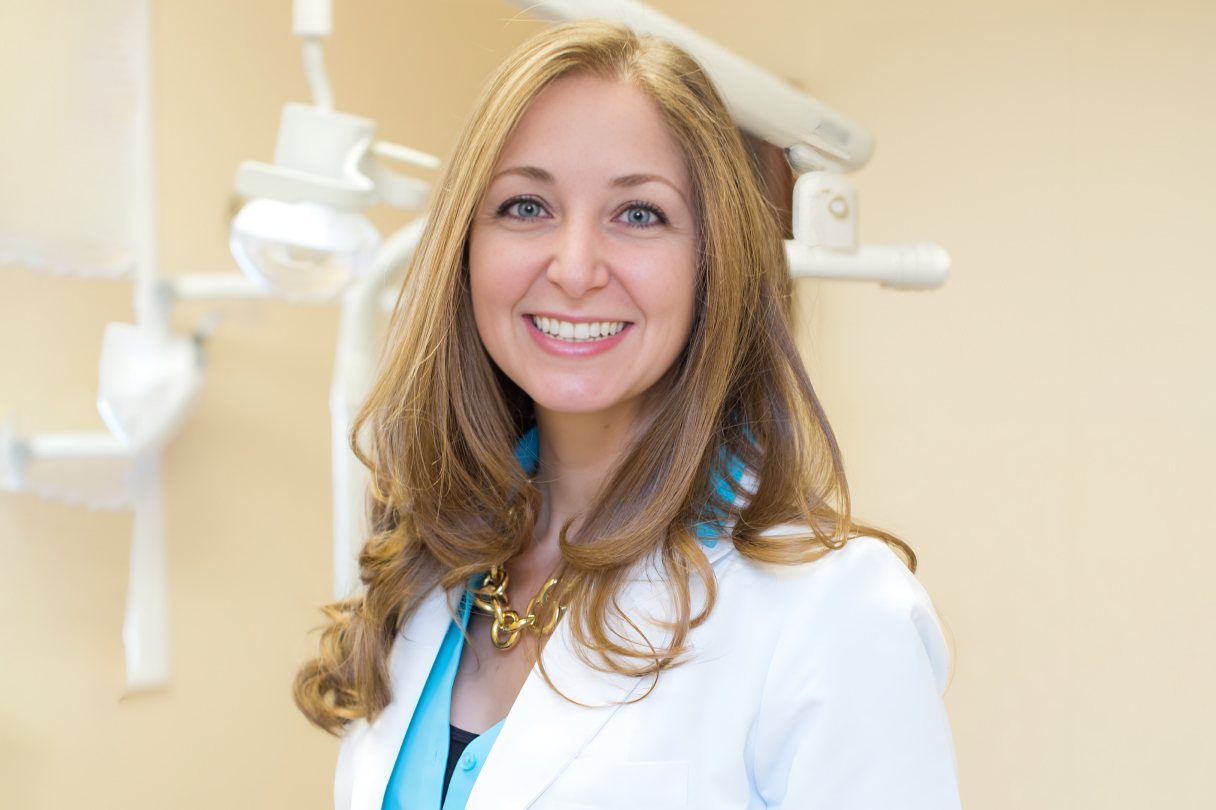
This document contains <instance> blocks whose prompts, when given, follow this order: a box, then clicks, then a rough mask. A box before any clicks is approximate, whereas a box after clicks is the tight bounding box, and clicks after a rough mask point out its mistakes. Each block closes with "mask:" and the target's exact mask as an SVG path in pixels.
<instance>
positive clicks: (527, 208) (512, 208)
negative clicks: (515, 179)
mask: <svg viewBox="0 0 1216 810" xmlns="http://www.w3.org/2000/svg"><path fill="white" fill-rule="evenodd" d="M545 213H546V211H545V207H544V206H543V205H541V203H540V201H539V200H534V199H532V198H530V197H525V198H524V199H522V200H521V199H514V200H507V201H506V202H505V203H503V204H502V206H500V207H499V209H498V214H499V216H503V215H505V216H509V217H514V218H515V219H539V218H540V217H543V216H544V215H545Z"/></svg>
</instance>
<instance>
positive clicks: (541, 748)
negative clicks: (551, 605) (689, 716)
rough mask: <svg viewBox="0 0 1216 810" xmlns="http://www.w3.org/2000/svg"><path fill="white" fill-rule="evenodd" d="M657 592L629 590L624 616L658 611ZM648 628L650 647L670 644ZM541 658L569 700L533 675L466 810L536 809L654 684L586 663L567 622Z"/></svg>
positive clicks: (643, 587) (640, 587)
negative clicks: (572, 763)
mask: <svg viewBox="0 0 1216 810" xmlns="http://www.w3.org/2000/svg"><path fill="white" fill-rule="evenodd" d="M659 588H660V586H658V585H657V584H656V583H653V582H647V581H640V582H633V583H630V584H629V585H628V586H626V589H625V591H624V593H622V595H621V598H620V604H621V606H622V608H623V609H624V611H625V614H626V615H627V616H630V617H631V618H633V619H634V620H635V621H636V620H638V617H639V615H643V614H641V610H640V609H641V608H646V607H649V606H650V605H651V604H653V602H654V599H655V597H656V596H657V595H658V590H659ZM643 626H644V627H646V633H647V635H648V636H649V637H650V638H651V639H652V640H655V641H661V642H665V640H666V636H665V635H659V634H660V633H661V631H660V630H659V629H657V628H656V627H655V626H654V625H652V624H651V623H650V622H646V623H645V624H644V625H643ZM543 658H544V663H545V671H546V672H547V673H548V674H549V677H550V679H552V681H553V684H554V685H555V686H556V687H557V688H558V689H560V690H561V692H562V694H564V695H565V696H566V697H562V695H559V694H558V693H557V692H555V691H554V690H553V688H552V687H550V686H549V684H547V683H545V680H544V678H543V677H542V676H541V674H540V672H539V670H538V669H536V668H533V670H532V674H531V675H529V676H528V680H527V681H525V682H524V686H523V688H522V689H521V690H520V693H519V696H518V697H517V698H516V699H515V704H514V705H513V706H512V707H511V712H510V714H508V715H507V720H506V722H505V723H504V725H503V727H502V730H501V731H500V732H499V734H498V738H497V739H496V740H495V741H494V748H493V749H492V750H491V752H490V756H489V757H488V758H487V759H486V762H485V765H484V766H482V770H481V772H480V773H479V774H478V776H477V782H476V783H475V784H474V786H473V792H472V794H471V795H470V796H469V801H468V805H467V810H522V808H526V807H528V806H529V805H531V804H532V803H533V802H534V801H536V799H537V797H538V796H540V794H541V793H543V792H544V791H545V790H546V789H547V788H548V787H549V785H550V784H551V783H552V782H553V780H554V779H555V778H557V776H558V775H559V774H560V773H561V772H562V771H563V770H564V769H565V768H566V766H567V765H569V764H570V761H571V760H573V759H574V758H575V757H576V756H578V754H579V752H580V751H582V750H583V748H585V747H586V745H587V743H588V742H590V741H591V740H592V739H593V738H594V737H595V735H596V734H597V733H599V731H600V729H601V728H603V726H604V724H605V723H607V722H608V719H609V718H611V717H612V715H613V714H614V713H615V712H616V711H617V710H618V709H619V708H620V707H621V705H622V704H623V703H624V702H626V701H628V700H629V699H630V698H631V697H634V696H635V695H636V694H640V693H641V691H642V690H644V689H646V688H647V687H648V686H649V684H650V682H651V681H650V679H649V678H634V677H630V676H626V675H618V674H615V673H608V672H602V671H600V670H598V669H595V668H594V667H591V666H589V665H588V664H586V663H584V662H583V661H582V660H580V659H579V657H578V654H577V652H576V651H575V645H574V641H573V639H572V638H571V635H570V628H569V625H568V623H566V622H562V623H561V624H560V625H558V629H557V630H556V631H555V632H554V634H553V636H552V638H550V639H549V642H548V643H547V644H546V645H545V649H544V653H543ZM566 698H569V699H570V700H567V699H566ZM571 700H573V701H577V702H578V703H581V704H583V705H581V706H580V705H576V704H575V703H571V702H570V701H571Z"/></svg>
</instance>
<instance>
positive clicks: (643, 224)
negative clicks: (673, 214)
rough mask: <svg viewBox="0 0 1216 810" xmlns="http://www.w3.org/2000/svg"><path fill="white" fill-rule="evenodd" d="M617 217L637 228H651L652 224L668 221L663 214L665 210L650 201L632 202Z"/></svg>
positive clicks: (661, 223)
mask: <svg viewBox="0 0 1216 810" xmlns="http://www.w3.org/2000/svg"><path fill="white" fill-rule="evenodd" d="M617 218H618V219H620V220H621V221H622V222H624V223H625V224H626V225H633V226H634V227H637V228H649V227H651V226H652V225H663V224H666V222H667V217H665V216H663V212H662V211H660V210H659V209H658V208H657V207H655V206H653V205H650V204H649V203H630V204H629V206H628V207H626V208H625V209H624V210H623V211H621V213H620V214H619V215H618V216H617Z"/></svg>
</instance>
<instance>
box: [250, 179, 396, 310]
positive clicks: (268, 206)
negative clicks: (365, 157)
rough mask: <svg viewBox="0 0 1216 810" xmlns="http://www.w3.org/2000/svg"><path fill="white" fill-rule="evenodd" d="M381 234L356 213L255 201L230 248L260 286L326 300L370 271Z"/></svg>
mask: <svg viewBox="0 0 1216 810" xmlns="http://www.w3.org/2000/svg"><path fill="white" fill-rule="evenodd" d="M379 245H380V234H379V232H377V231H376V228H375V227H374V226H373V225H372V224H371V223H370V222H369V221H368V220H367V218H366V217H364V216H363V215H362V214H359V213H357V212H355V211H346V210H342V209H338V208H332V207H330V206H327V205H322V204H319V203H313V202H295V203H289V202H282V201H281V200H272V199H257V200H252V201H250V202H249V203H247V204H246V205H245V207H244V208H242V209H241V211H240V213H238V214H237V215H236V217H235V218H234V219H233V220H232V231H231V236H230V238H229V243H228V246H229V248H230V249H231V251H232V256H233V258H234V259H236V263H237V265H239V266H240V268H241V270H242V271H244V273H245V274H246V275H247V276H249V277H250V278H251V279H253V280H254V281H255V282H256V283H257V284H258V285H260V286H261V287H263V288H265V289H267V290H270V291H273V292H276V293H278V294H280V295H282V296H283V297H284V298H286V299H288V300H293V301H326V300H330V299H332V298H334V297H335V296H336V295H338V294H339V293H341V292H342V291H343V290H344V289H346V288H347V287H348V286H349V285H350V284H351V283H352V282H354V281H355V280H356V279H358V278H360V277H362V276H363V275H365V274H366V273H367V272H368V270H370V269H371V266H372V259H373V258H375V255H376V248H377V247H379Z"/></svg>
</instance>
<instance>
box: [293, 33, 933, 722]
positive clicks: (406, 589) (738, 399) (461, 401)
mask: <svg viewBox="0 0 1216 810" xmlns="http://www.w3.org/2000/svg"><path fill="white" fill-rule="evenodd" d="M574 74H590V75H594V76H598V77H601V78H605V79H609V80H614V81H622V82H628V83H629V84H631V85H632V86H634V87H636V88H638V89H640V90H641V91H642V92H644V93H645V94H646V95H648V96H649V97H650V98H652V99H653V100H654V101H655V102H656V104H657V105H658V107H659V109H660V110H661V111H662V115H663V116H664V118H665V121H666V123H667V124H668V126H669V127H670V130H671V132H672V134H673V135H674V137H675V139H676V141H677V142H678V143H679V145H680V146H681V148H682V152H683V154H684V155H686V156H687V164H688V171H689V174H690V178H691V184H692V189H693V196H694V199H693V208H694V210H695V211H696V212H697V215H698V231H697V244H698V246H699V268H698V279H697V292H696V307H695V315H694V319H693V324H692V330H691V334H690V337H689V339H688V344H687V346H686V348H685V350H684V352H683V354H682V355H681V356H680V357H679V358H678V359H677V361H676V363H675V365H674V366H673V368H672V369H671V370H670V371H669V372H668V374H667V375H666V376H665V377H664V379H663V380H662V381H661V382H660V383H659V385H661V386H663V389H662V391H661V395H660V396H657V397H654V398H653V401H654V402H655V407H654V408H653V410H652V412H651V413H649V414H648V415H647V417H646V419H645V421H644V422H643V423H642V424H640V425H638V426H637V427H636V429H635V435H634V438H633V441H632V442H631V444H630V445H629V446H628V447H627V448H626V449H625V451H624V452H623V455H622V458H621V459H620V461H619V463H618V464H617V466H616V467H615V469H614V470H613V471H612V473H611V475H610V480H608V481H607V482H605V485H604V486H603V488H602V489H601V491H600V493H599V495H598V497H597V499H596V500H595V502H594V503H592V504H591V505H590V506H589V507H588V508H587V511H586V512H585V513H583V514H582V515H581V516H580V517H581V520H580V521H579V523H578V525H577V528H573V527H572V526H571V524H567V525H566V526H565V527H564V528H563V531H562V533H561V538H560V549H561V555H562V560H563V563H562V582H563V586H564V588H565V591H564V593H565V600H564V601H565V602H566V603H567V604H568V605H569V607H568V609H567V612H566V614H565V617H564V619H563V621H565V622H568V623H569V625H570V632H571V634H572V638H573V640H574V641H575V644H576V646H577V648H578V650H579V654H580V655H581V656H582V657H583V659H584V660H585V661H587V662H588V663H591V664H592V665H594V666H597V667H599V668H601V669H603V670H605V671H613V672H620V673H629V674H632V675H636V676H639V677H642V676H647V675H652V676H654V677H655V678H657V677H658V676H659V673H660V672H661V671H662V670H663V669H665V668H667V667H670V666H674V665H676V664H678V663H680V662H681V660H682V659H683V657H684V656H685V654H686V653H687V652H688V650H689V644H688V640H689V633H690V631H691V630H692V629H693V628H695V627H696V626H697V625H699V624H700V623H701V622H703V621H704V620H705V619H706V617H707V616H708V615H709V614H710V612H711V611H712V610H713V606H714V601H715V593H716V592H715V582H714V576H713V570H712V568H711V567H710V565H709V563H708V561H707V559H706V557H705V554H704V552H703V551H702V548H701V545H700V543H699V542H698V539H697V536H696V527H697V526H698V525H699V524H703V523H705V522H706V521H708V520H711V519H712V520H713V521H714V522H715V523H716V522H719V521H721V520H723V519H725V520H727V521H730V524H729V525H730V526H731V528H730V533H731V538H730V539H731V540H732V541H733V543H734V546H735V548H736V549H737V550H738V552H739V553H740V554H742V555H744V556H745V557H747V558H750V559H752V560H758V561H763V562H768V563H787V564H793V563H799V562H805V561H809V560H813V559H815V558H817V557H818V556H820V555H822V554H823V553H824V552H825V551H827V550H828V549H833V548H839V547H840V546H842V545H843V544H844V543H845V542H846V541H847V540H849V539H850V538H851V537H854V536H856V535H857V534H859V533H863V532H864V533H866V534H871V535H877V536H879V537H882V538H884V539H886V540H888V542H891V543H893V544H896V545H898V546H899V547H900V548H901V549H902V550H904V551H905V552H906V553H907V559H908V562H909V565H913V564H914V558H913V557H912V556H911V553H910V551H908V550H907V548H906V546H903V544H902V543H900V542H899V541H898V540H896V539H895V538H893V537H891V536H890V535H887V534H886V533H884V532H881V531H878V530H875V529H871V528H868V527H863V526H858V525H856V524H854V523H853V522H852V521H851V519H850V511H849V495H848V487H847V485H846V483H845V476H844V471H843V467H842V464H841V459H840V451H839V449H838V447H837V444H836V440H835V438H834V437H833V435H832V431H831V428H830V427H829V426H828V421H827V418H826V417H825V416H824V413H823V409H822V408H821V407H820V404H819V401H818V399H817V398H816V396H815V392H814V390H813V389H812V387H811V382H810V380H809V378H808V377H807V374H806V371H805V369H804V367H803V364H802V361H801V359H800V358H799V355H798V352H797V350H796V348H795V345H794V340H793V336H792V331H791V322H790V310H791V281H790V278H789V272H788V267H787V264H786V259H785V253H784V249H783V245H782V235H783V227H782V223H781V222H780V217H779V215H778V212H777V211H776V209H775V207H774V205H773V204H772V203H771V202H769V201H768V200H766V198H765V196H764V192H763V190H762V189H763V187H764V186H765V178H764V177H763V176H762V171H763V170H762V167H761V163H760V162H758V161H757V159H756V154H755V150H754V149H753V150H752V151H751V152H750V153H749V151H748V149H747V147H745V145H744V141H743V139H742V136H741V134H740V133H739V131H738V130H737V128H736V127H735V125H734V123H733V121H732V119H731V116H730V114H729V112H728V111H727V109H726V107H725V105H724V104H723V102H722V99H721V98H720V97H719V95H718V93H717V91H716V90H715V88H714V86H713V84H712V83H711V82H710V80H709V78H708V77H707V75H706V74H705V73H704V72H703V70H702V69H701V67H700V66H699V65H698V64H697V63H696V62H695V61H694V60H693V59H692V58H691V57H690V56H688V55H687V54H686V53H685V52H684V51H682V50H680V49H679V48H677V47H675V46H673V45H671V44H669V43H667V42H664V41H662V40H659V39H656V38H652V37H646V36H639V35H636V34H634V33H632V32H630V31H628V30H626V29H624V28H621V27H617V26H615V25H610V24H606V23H575V24H570V25H565V26H561V27H556V28H551V29H549V30H546V31H545V32H543V33H541V34H540V35H538V36H537V37H535V38H534V39H532V40H531V41H529V42H528V43H526V44H525V45H524V46H522V47H521V48H520V49H519V50H518V51H517V52H516V53H515V54H514V55H512V56H511V57H510V58H509V59H508V60H507V61H506V63H505V64H504V65H503V66H502V67H501V68H500V69H499V71H498V72H497V74H496V75H495V76H494V77H493V79H492V80H491V81H490V83H489V85H488V87H487V88H486V90H485V91H484V93H483V95H482V96H481V98H480V100H479V102H478V103H477V105H476V109H475V111H474V113H473V115H472V117H471V119H470V120H469V122H468V123H467V125H466V127H465V129H464V132H463V134H462V135H461V137H460V139H459V141H458V144H457V146H456V149H455V152H454V156H453V159H452V160H451V161H450V163H449V164H448V168H447V172H446V175H445V176H444V178H443V180H442V181H441V182H440V184H439V186H438V190H437V193H436V197H435V200H434V205H433V209H432V211H431V214H430V218H429V221H428V224H427V227H426V229H425V231H424V233H423V235H422V238H421V241H420V244H419V246H418V249H417V251H416V253H415V255H414V257H413V259H412V261H411V262H410V265H409V267H408V268H407V271H406V276H405V281H404V284H403V287H402V290H401V294H400V297H399V299H398V302H397V307H396V309H395V311H394V313H393V317H392V320H391V322H390V326H389V336H388V342H387V348H386V350H385V355H384V358H383V361H382V368H381V370H380V373H379V377H378V380H377V382H376V383H375V385H374V387H373V390H372V392H371V394H370V396H369V398H368V400H367V402H366V404H365V405H364V407H363V409H362V411H361V413H360V415H359V416H358V418H357V420H356V423H355V426H354V430H353V432H352V444H353V446H354V448H355V452H356V453H357V454H358V455H359V457H360V458H361V459H362V460H363V462H364V463H365V464H366V465H367V467H368V468H369V470H370V471H371V487H370V496H369V511H370V515H369V516H370V532H371V533H370V537H369V538H368V540H367V543H366V546H365V547H364V549H363V553H362V555H361V558H360V566H361V576H362V580H363V582H364V584H365V585H366V589H365V592H364V593H363V594H362V595H361V596H357V597H355V598H352V599H349V600H346V601H343V602H338V603H335V604H332V605H329V606H327V607H326V608H325V612H326V615H327V616H328V618H329V622H330V623H329V625H328V626H327V627H326V628H325V629H324V631H323V633H322V637H321V645H320V655H319V657H318V658H316V659H314V660H312V661H310V662H308V663H307V664H305V665H304V666H303V667H302V668H301V669H300V671H299V674H298V675H297V678H296V683H295V697H296V702H297V703H298V705H299V706H300V709H301V710H302V711H303V712H304V714H305V715H306V716H307V717H308V718H309V719H310V720H311V721H312V722H314V723H316V724H317V725H319V726H321V727H322V728H324V729H326V730H328V731H330V732H333V733H339V732H340V731H341V730H342V728H343V727H344V725H345V724H346V722H347V721H349V720H351V719H354V718H359V717H365V718H368V720H369V721H370V720H374V719H375V717H376V716H377V715H378V713H379V712H380V711H381V710H382V709H383V708H384V707H385V706H386V705H388V703H389V701H390V699H391V697H392V695H391V684H390V681H389V675H388V658H389V654H390V651H391V648H392V644H393V641H394V639H395V638H396V637H397V635H398V633H399V632H400V630H401V628H402V626H403V625H404V623H405V622H406V621H407V620H408V619H409V618H410V616H411V615H412V614H413V613H414V611H415V609H416V608H417V607H418V605H419V604H420V603H421V602H422V601H423V600H424V599H425V598H426V597H427V596H428V595H429V594H430V593H432V592H433V591H434V589H435V588H436V587H437V586H438V587H441V588H444V589H454V588H461V587H463V586H464V584H465V583H466V582H467V581H468V579H469V578H470V577H471V576H474V575H477V574H480V573H482V572H485V571H486V570H487V569H489V568H490V566H492V565H497V564H503V563H505V562H506V561H507V560H508V559H510V558H511V557H513V556H514V555H516V554H518V553H520V552H521V551H522V550H523V549H524V548H525V547H526V546H527V545H528V544H529V543H530V542H531V538H532V531H533V527H534V524H535V521H536V518H537V515H538V511H539V508H540V496H539V494H538V492H537V490H536V488H535V486H534V485H533V484H532V483H531V482H530V481H529V479H528V477H527V475H526V474H525V471H524V470H522V469H521V468H520V466H519V464H518V463H517V461H516V460H515V456H514V453H513V452H512V451H513V448H514V446H515V445H516V443H517V442H518V440H519V438H520V437H521V435H522V434H523V433H524V431H526V430H527V429H528V428H529V427H530V425H531V423H532V421H533V414H532V406H531V403H530V401H529V399H528V398H527V397H526V396H525V395H524V394H523V393H522V392H521V391H520V390H519V389H518V388H517V387H516V386H515V385H514V384H513V383H511V381H510V380H509V379H507V378H506V377H505V376H504V375H503V374H502V373H501V372H500V371H499V370H498V369H497V368H496V367H495V366H494V364H493V362H492V361H491V360H490V358H489V356H488V355H487V354H486V352H485V349H484V348H483V347H482V345H481V342H480V340H479V338H478V336H477V334H478V333H477V329H476V325H475V323H474V320H473V312H472V305H471V301H470V297H469V278H468V266H467V261H466V255H467V253H466V249H467V244H468V238H469V231H470V227H471V225H472V222H473V217H474V212H475V211H476V210H477V208H478V205H479V204H480V202H481V199H482V196H483V195H484V193H485V191H486V187H487V184H488V181H489V178H490V177H491V173H492V170H493V168H494V165H495V163H496V161H497V160H498V157H499V154H500V152H501V150H502V148H503V145H504V144H505V142H506V141H507V139H508V137H509V136H510V135H511V132H512V130H513V129H514V127H515V125H516V123H517V122H518V121H519V119H520V117H521V116H522V115H523V114H524V112H525V111H526V110H527V109H528V106H529V104H530V103H531V102H532V100H533V99H534V98H535V97H536V95H537V94H538V93H539V92H540V91H541V90H542V89H543V88H545V87H546V86H547V85H549V84H550V83H551V82H553V81H555V80H557V79H559V78H561V77H564V76H570V75H574ZM785 179H786V180H787V181H788V177H787V178H785ZM770 187H771V184H770ZM740 464H741V465H742V467H743V468H745V469H746V470H747V471H748V473H749V474H748V475H747V476H746V477H745V478H746V479H747V483H746V484H741V483H738V482H736V483H735V484H734V485H733V489H734V490H735V491H729V490H730V489H732V487H727V488H726V490H728V491H720V490H719V487H718V482H721V481H726V482H727V483H728V484H729V483H730V482H732V481H734V480H735V478H734V477H732V475H731V472H730V470H728V469H727V467H728V466H730V465H736V466H737V465H740ZM788 523H797V524H800V525H801V526H804V527H805V529H806V530H805V532H804V533H803V534H802V535H800V536H794V537H791V536H790V535H789V534H788V533H786V532H782V533H781V536H780V537H777V536H766V535H765V530H766V529H769V528H771V527H774V526H776V525H778V524H788ZM641 563H655V564H657V565H658V566H659V570H662V571H663V572H664V581H665V585H666V588H667V591H668V595H669V598H670V604H671V607H672V611H671V614H670V615H671V616H672V617H673V618H672V621H671V622H670V623H669V625H668V626H667V627H666V629H667V630H668V631H669V632H665V633H664V640H663V643H658V644H655V643H652V641H651V640H649V639H646V640H644V641H643V643H635V640H632V639H630V638H629V637H628V636H629V634H628V633H622V632H621V628H622V627H634V628H635V629H636V625H635V624H633V622H632V620H631V618H630V617H629V616H624V615H622V614H621V610H620V608H619V607H618V601H617V598H616V597H617V596H618V595H619V593H620V591H621V589H622V587H623V586H624V584H625V582H626V581H627V579H628V578H629V574H630V572H631V571H633V570H634V569H635V568H636V566H638V565H639V564H641ZM698 582H699V583H700V588H699V589H697V586H696V585H695V583H698ZM694 590H695V591H696V593H698V594H700V596H698V597H697V598H695V599H694V596H693V594H694ZM551 685H552V684H551Z"/></svg>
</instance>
